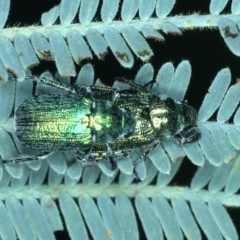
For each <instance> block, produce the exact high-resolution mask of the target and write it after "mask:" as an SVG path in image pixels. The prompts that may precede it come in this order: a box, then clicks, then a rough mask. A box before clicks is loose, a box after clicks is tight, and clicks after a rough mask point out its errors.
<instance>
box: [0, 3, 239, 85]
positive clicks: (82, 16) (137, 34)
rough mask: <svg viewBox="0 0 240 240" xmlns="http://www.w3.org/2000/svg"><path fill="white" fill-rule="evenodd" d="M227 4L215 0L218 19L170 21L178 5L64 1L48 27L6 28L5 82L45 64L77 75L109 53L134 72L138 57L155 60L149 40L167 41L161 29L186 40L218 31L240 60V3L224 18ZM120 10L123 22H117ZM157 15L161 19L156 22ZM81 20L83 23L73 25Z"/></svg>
mask: <svg viewBox="0 0 240 240" xmlns="http://www.w3.org/2000/svg"><path fill="white" fill-rule="evenodd" d="M227 2H228V1H225V0H222V1H214V0H212V1H211V3H210V13H211V14H212V15H211V14H210V15H197V16H196V15H189V16H181V17H178V16H175V17H168V15H169V14H170V13H171V11H172V9H173V7H174V5H175V3H176V1H175V0H171V1H169V0H151V1H144V0H142V1H131V0H124V1H123V2H122V3H120V1H119V0H116V1H103V2H100V1H97V0H95V1H88V0H82V1H80V0H77V1H73V0H72V1H69V0H62V2H61V4H60V5H58V6H55V7H53V8H52V9H51V10H49V12H47V13H44V14H42V18H41V23H42V26H31V27H27V28H25V27H21V28H5V29H2V31H1V37H0V59H1V62H0V77H1V79H4V80H7V76H8V74H7V71H10V72H12V73H13V74H14V75H16V76H17V78H18V79H19V80H23V79H24V78H25V76H26V72H25V70H26V69H29V68H31V67H33V66H35V65H37V64H39V59H40V60H42V59H44V60H54V61H55V62H56V66H57V69H58V72H59V73H60V75H62V76H75V75H76V70H75V66H74V62H75V63H77V64H80V63H81V61H82V60H83V59H91V58H93V54H95V55H96V56H97V57H98V58H99V59H103V58H104V56H105V55H106V54H107V53H108V51H109V50H108V48H110V49H111V51H112V53H113V54H114V56H115V57H116V59H117V60H118V61H119V63H120V64H121V65H122V66H124V67H126V68H132V66H133V64H134V56H133V54H132V53H134V54H135V55H136V56H137V57H138V58H140V59H141V60H142V61H149V59H150V58H151V57H152V56H153V52H152V50H151V48H150V46H149V44H148V43H147V41H146V39H149V38H150V39H151V38H153V39H155V40H158V41H163V40H164V38H163V36H162V35H161V34H160V33H159V32H158V31H159V30H161V31H162V32H164V33H166V34H174V35H182V30H181V29H191V28H194V27H218V28H219V29H220V32H221V34H222V37H223V38H224V40H225V41H226V43H227V45H228V47H229V48H230V49H231V51H232V52H233V53H234V54H237V55H239V53H238V47H237V46H238V42H239V31H238V29H237V27H236V22H237V15H235V14H237V12H238V10H237V9H238V6H237V4H238V3H237V1H233V2H232V11H233V14H232V15H230V14H229V15H219V14H220V12H221V11H223V9H224V8H225V5H226V4H227ZM9 7H10V1H9V0H2V1H1V3H0V10H1V9H2V11H3V12H2V13H1V14H2V15H1V19H0V26H4V24H5V23H6V20H7V13H8V11H9ZM119 7H120V8H121V10H120V13H121V14H120V15H121V20H115V18H116V14H117V12H118V8H119ZM98 8H101V12H100V17H101V21H98V22H94V17H95V15H96V11H97V9H98ZM154 14H155V15H156V17H152V15H154ZM137 17H139V18H137ZM75 18H78V20H79V23H73V21H74V19H75ZM57 19H60V24H59V25H54V23H55V22H56V20H57ZM233 36H234V37H233Z"/></svg>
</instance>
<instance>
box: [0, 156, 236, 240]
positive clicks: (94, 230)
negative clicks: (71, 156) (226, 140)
mask: <svg viewBox="0 0 240 240" xmlns="http://www.w3.org/2000/svg"><path fill="white" fill-rule="evenodd" d="M239 161H240V157H239V156H238V158H237V161H236V162H235V163H230V164H228V165H226V164H224V165H223V166H222V167H220V168H216V167H214V166H213V165H210V164H209V163H208V162H205V163H204V166H203V167H202V168H199V169H198V171H197V172H196V173H195V175H194V177H193V179H192V183H191V186H189V187H180V186H167V185H168V184H169V183H170V182H171V180H172V179H173V177H174V176H175V174H176V172H177V170H178V169H179V167H180V165H181V162H182V161H178V162H176V163H174V164H172V171H171V173H170V175H165V174H161V173H159V172H158V171H156V168H155V167H154V166H153V164H152V163H151V161H146V165H147V169H148V172H147V177H146V179H145V180H144V181H143V182H141V183H139V184H133V183H132V179H131V180H130V181H129V176H128V175H125V174H122V173H120V175H119V177H118V179H116V178H115V183H114V184H112V179H111V178H110V177H106V175H105V174H103V173H101V172H100V171H99V170H98V168H94V169H88V168H86V169H84V171H83V177H82V180H81V182H79V183H77V182H75V183H73V182H72V183H71V184H70V182H69V178H68V176H67V175H65V176H64V175H59V174H57V173H56V172H54V171H52V170H51V169H49V172H48V180H47V183H48V185H42V183H43V181H44V178H42V177H41V182H40V181H39V180H40V178H39V177H38V173H39V172H36V173H34V175H32V177H31V174H32V173H31V171H30V170H29V169H28V168H26V171H25V172H24V179H25V180H24V181H19V180H17V181H16V180H14V179H10V178H9V175H8V174H7V173H6V171H5V170H4V172H3V178H2V181H1V182H0V186H1V189H2V190H1V199H2V200H3V201H4V202H5V203H3V202H1V205H0V208H1V209H2V211H1V214H2V215H3V216H4V219H6V224H7V225H8V228H7V229H1V227H2V226H5V225H4V224H3V225H2V224H0V225H1V226H0V235H1V236H3V233H4V234H6V236H8V237H9V236H14V235H15V234H17V236H18V238H19V239H30V237H32V239H34V238H35V237H38V238H40V239H43V237H46V235H45V234H48V236H49V237H48V239H55V238H54V231H59V230H63V223H62V221H63V222H64V225H65V226H66V229H67V231H68V233H69V236H70V238H71V239H79V237H81V239H88V238H89V237H92V238H93V239H108V238H114V239H115V238H116V239H119V237H121V239H129V238H131V239H138V238H139V234H140V233H139V227H140V226H139V224H138V223H137V218H139V219H140V221H141V223H142V227H143V231H144V233H145V236H146V237H147V238H148V239H163V238H164V236H165V237H166V238H167V239H183V237H184V236H183V234H184V235H185V236H186V237H187V239H201V237H202V236H201V231H202V232H203V233H204V234H205V235H206V236H207V239H222V238H229V239H238V235H237V232H236V229H235V227H234V225H233V223H232V220H231V219H230V217H229V215H228V213H227V211H226V209H225V207H224V205H225V206H230V207H234V206H235V207H239V194H236V192H237V191H238V190H239V188H240V184H239V182H240V181H239V176H240V174H239V169H240V168H239V167H238V166H239ZM45 166H47V164H46V163H42V167H43V168H44V167H45ZM28 172H29V173H30V175H29V178H28V177H26V176H28ZM40 172H41V171H40ZM220 176H221V177H220ZM155 178H156V185H149V184H150V183H151V182H152V180H153V179H155ZM27 179H28V182H29V184H28V185H26V180H27ZM109 179H111V180H110V181H109ZM233 179H234V180H233ZM233 183H235V184H233ZM232 186H233V187H232ZM229 187H230V188H229ZM203 188H204V189H203ZM223 189H224V190H223ZM129 197H130V198H133V201H130V200H129ZM73 198H75V199H77V201H75V200H74V199H73ZM93 198H96V201H94V200H93ZM36 199H37V200H36ZM56 200H57V201H58V202H59V205H58V204H57V203H56ZM21 202H22V203H21ZM16 215H17V216H21V218H23V219H22V220H21V219H20V218H18V217H17V216H16ZM40 225H41V226H40ZM45 229H47V230H45ZM87 229H88V230H89V231H88V230H87ZM153 230H154V231H153ZM89 234H90V235H89Z"/></svg>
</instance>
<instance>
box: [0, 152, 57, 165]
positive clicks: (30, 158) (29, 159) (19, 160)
mask: <svg viewBox="0 0 240 240" xmlns="http://www.w3.org/2000/svg"><path fill="white" fill-rule="evenodd" d="M53 153H54V152H43V153H40V154H38V155H36V156H23V157H17V158H13V159H11V160H1V161H0V164H9V163H10V164H11V163H17V164H22V163H30V162H34V161H39V160H44V159H46V158H47V157H49V156H50V155H52V154H53Z"/></svg>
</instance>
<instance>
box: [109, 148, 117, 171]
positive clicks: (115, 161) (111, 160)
mask: <svg viewBox="0 0 240 240" xmlns="http://www.w3.org/2000/svg"><path fill="white" fill-rule="evenodd" d="M107 156H108V158H109V161H110V164H111V166H112V170H115V169H116V168H117V160H116V159H115V157H114V156H113V152H112V149H111V148H110V146H109V145H108V144H107Z"/></svg>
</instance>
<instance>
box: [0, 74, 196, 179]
mask: <svg viewBox="0 0 240 240" xmlns="http://www.w3.org/2000/svg"><path fill="white" fill-rule="evenodd" d="M28 78H30V79H32V80H33V81H37V82H40V83H42V84H46V85H49V86H53V87H56V88H58V89H62V90H65V91H67V92H69V94H67V95H61V94H46V95H39V96H34V97H30V98H28V99H26V100H25V101H23V102H22V103H21V104H20V105H19V106H18V108H17V109H16V111H15V114H14V124H15V134H16V137H17V139H18V140H19V141H20V143H21V144H23V145H24V146H26V147H29V148H32V149H39V150H41V151H42V152H41V153H40V154H39V155H37V156H31V157H19V158H15V159H11V160H9V161H8V160H2V162H1V163H2V164H6V163H25V162H31V161H36V160H42V159H44V158H46V157H47V156H49V155H50V154H52V153H54V152H59V151H76V152H77V153H78V156H79V157H78V159H77V160H76V161H78V160H79V159H80V160H81V161H83V160H85V161H102V160H105V159H109V160H110V162H111V165H112V168H113V169H115V168H116V167H117V159H118V158H119V157H121V156H125V155H127V154H129V153H130V151H131V150H132V149H135V148H142V149H144V150H143V153H142V156H141V157H140V158H145V157H146V155H147V153H148V152H149V151H151V150H152V149H153V148H154V147H155V146H156V145H157V144H158V143H159V142H160V141H161V140H162V139H170V138H173V139H175V140H176V141H177V143H179V144H189V143H192V142H194V141H197V140H198V139H199V137H200V134H199V133H198V132H197V131H196V121H197V112H196V110H195V109H194V108H193V107H191V106H189V105H188V104H187V103H186V102H179V101H175V100H173V99H171V98H168V97H166V96H165V95H160V96H157V95H154V94H153V93H152V92H151V91H149V90H148V89H147V88H145V87H143V86H139V85H136V84H133V83H131V82H130V81H128V80H125V79H121V81H123V82H126V83H128V84H129V85H130V86H131V88H130V89H128V90H119V89H114V88H111V87H105V86H104V87H102V86H94V85H93V86H81V85H80V86H78V85H72V86H66V85H64V84H62V83H60V82H58V81H57V80H55V79H48V78H46V77H42V78H38V77H35V76H33V77H28ZM74 162H75V161H73V162H72V163H74ZM72 163H70V164H69V165H71V164H72ZM135 175H136V174H135Z"/></svg>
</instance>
